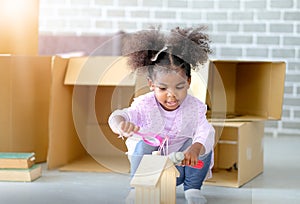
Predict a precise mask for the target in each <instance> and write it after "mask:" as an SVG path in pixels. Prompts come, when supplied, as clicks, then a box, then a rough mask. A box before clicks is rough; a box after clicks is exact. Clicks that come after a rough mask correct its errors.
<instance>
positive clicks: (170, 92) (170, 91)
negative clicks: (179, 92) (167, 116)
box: [167, 89, 175, 97]
mask: <svg viewBox="0 0 300 204" xmlns="http://www.w3.org/2000/svg"><path fill="white" fill-rule="evenodd" d="M167 96H168V97H175V93H174V91H173V90H170V89H168V93H167Z"/></svg>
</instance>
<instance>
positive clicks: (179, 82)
mask: <svg viewBox="0 0 300 204" xmlns="http://www.w3.org/2000/svg"><path fill="white" fill-rule="evenodd" d="M148 82H149V86H150V89H151V90H153V91H154V94H155V97H156V99H157V100H158V102H159V103H160V104H161V106H162V107H163V108H164V109H165V110H168V111H172V110H175V109H177V108H178V107H179V106H180V104H181V103H182V102H183V100H184V99H185V97H186V95H187V92H188V89H189V87H190V83H191V79H190V78H188V77H187V76H186V75H185V73H184V71H183V70H180V71H178V72H176V71H171V72H157V73H156V74H155V77H154V80H153V81H152V80H151V79H149V81H148Z"/></svg>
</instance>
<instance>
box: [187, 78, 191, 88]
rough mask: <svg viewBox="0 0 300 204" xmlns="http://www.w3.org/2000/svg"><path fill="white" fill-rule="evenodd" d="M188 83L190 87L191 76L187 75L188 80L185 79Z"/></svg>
mask: <svg viewBox="0 0 300 204" xmlns="http://www.w3.org/2000/svg"><path fill="white" fill-rule="evenodd" d="M187 82H188V84H189V88H190V85H191V82H192V78H191V77H189V78H188V80H187Z"/></svg>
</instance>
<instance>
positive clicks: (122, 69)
mask: <svg viewBox="0 0 300 204" xmlns="http://www.w3.org/2000/svg"><path fill="white" fill-rule="evenodd" d="M64 83H65V84H66V85H96V86H134V84H135V75H134V74H132V73H131V70H130V68H129V67H128V65H127V58H126V57H119V56H117V57H114V56H101V57H93V56H91V57H78V58H71V59H70V60H69V64H68V69H67V73H66V78H65V81H64Z"/></svg>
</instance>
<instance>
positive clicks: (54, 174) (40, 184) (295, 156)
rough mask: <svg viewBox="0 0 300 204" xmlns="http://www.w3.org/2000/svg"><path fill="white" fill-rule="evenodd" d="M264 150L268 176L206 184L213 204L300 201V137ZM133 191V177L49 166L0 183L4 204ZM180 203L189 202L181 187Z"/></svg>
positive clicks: (92, 202)
mask: <svg viewBox="0 0 300 204" xmlns="http://www.w3.org/2000/svg"><path fill="white" fill-rule="evenodd" d="M264 152H265V157H264V159H265V161H264V163H265V165H264V173H263V174H261V175H259V176H258V177H256V178H255V179H253V180H252V181H250V182H249V183H247V184H246V185H244V186H242V187H241V188H226V187H213V186H204V187H203V189H202V191H203V194H204V195H205V197H206V198H207V200H208V203H211V204H219V203H224V204H269V203H270V204H279V203H280V204H281V203H283V204H296V203H297V204H298V203H300V157H299V155H300V137H294V138H292V137H284V138H270V137H265V140H264ZM128 189H129V177H128V175H123V174H114V173H80V172H79V173H78V172H77V173H76V172H59V171H47V170H46V169H45V164H44V169H43V176H42V177H41V178H39V179H38V180H36V181H35V182H32V183H17V182H0V203H1V204H47V203H51V204H54V203H55V204H86V203H88V204H96V203H97V204H105V203H107V204H119V203H124V198H125V197H126V195H127V193H128ZM177 203H178V204H184V203H185V200H184V194H183V191H182V189H181V188H178V192H177Z"/></svg>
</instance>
